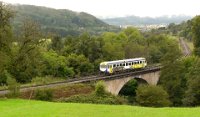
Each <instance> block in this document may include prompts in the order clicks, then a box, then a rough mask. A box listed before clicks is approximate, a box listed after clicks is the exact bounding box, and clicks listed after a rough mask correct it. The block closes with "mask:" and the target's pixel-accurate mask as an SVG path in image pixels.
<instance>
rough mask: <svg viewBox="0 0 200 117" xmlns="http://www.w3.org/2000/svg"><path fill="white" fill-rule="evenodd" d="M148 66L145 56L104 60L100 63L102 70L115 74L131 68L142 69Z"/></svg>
mask: <svg viewBox="0 0 200 117" xmlns="http://www.w3.org/2000/svg"><path fill="white" fill-rule="evenodd" d="M146 66H147V61H146V59H145V58H143V57H140V58H131V59H123V60H115V61H104V62H101V63H100V65H99V69H100V72H103V73H107V74H113V73H116V72H120V71H125V70H131V69H141V68H145V67H146Z"/></svg>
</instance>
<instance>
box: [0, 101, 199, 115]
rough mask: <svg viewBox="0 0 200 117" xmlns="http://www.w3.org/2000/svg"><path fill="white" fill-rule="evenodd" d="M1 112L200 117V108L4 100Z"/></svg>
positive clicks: (14, 113)
mask: <svg viewBox="0 0 200 117" xmlns="http://www.w3.org/2000/svg"><path fill="white" fill-rule="evenodd" d="M52 107H53V108H52ZM0 110H1V112H0V116H1V117H149V116H150V115H151V117H189V116H191V117H199V111H200V108H144V107H136V106H125V105H115V106H114V105H95V104H78V103H77V104H73V103H53V102H42V101H31V100H19V99H18V100H16V99H15V100H14V99H13V100H3V99H2V100H0Z"/></svg>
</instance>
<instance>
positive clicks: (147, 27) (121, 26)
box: [120, 24, 168, 31]
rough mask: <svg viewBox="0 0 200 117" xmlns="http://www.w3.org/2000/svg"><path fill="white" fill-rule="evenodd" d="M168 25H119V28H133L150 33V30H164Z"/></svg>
mask: <svg viewBox="0 0 200 117" xmlns="http://www.w3.org/2000/svg"><path fill="white" fill-rule="evenodd" d="M167 26H168V24H149V25H147V24H146V25H120V28H124V29H126V28H127V27H135V28H137V29H139V30H141V31H150V30H152V29H158V28H166V27H167Z"/></svg>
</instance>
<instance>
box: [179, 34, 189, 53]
mask: <svg viewBox="0 0 200 117" xmlns="http://www.w3.org/2000/svg"><path fill="white" fill-rule="evenodd" d="M179 43H180V46H181V48H182V52H183V55H184V56H185V57H186V56H190V55H191V50H190V48H189V46H188V45H187V43H186V42H185V41H184V40H183V38H182V37H180V38H179Z"/></svg>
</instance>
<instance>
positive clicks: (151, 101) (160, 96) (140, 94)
mask: <svg viewBox="0 0 200 117" xmlns="http://www.w3.org/2000/svg"><path fill="white" fill-rule="evenodd" d="M136 101H137V102H138V103H139V104H140V105H142V106H151V107H163V106H169V104H170V102H169V100H168V94H167V92H166V91H165V90H164V89H163V88H162V87H161V86H153V85H140V86H139V87H138V89H137V91H136Z"/></svg>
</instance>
